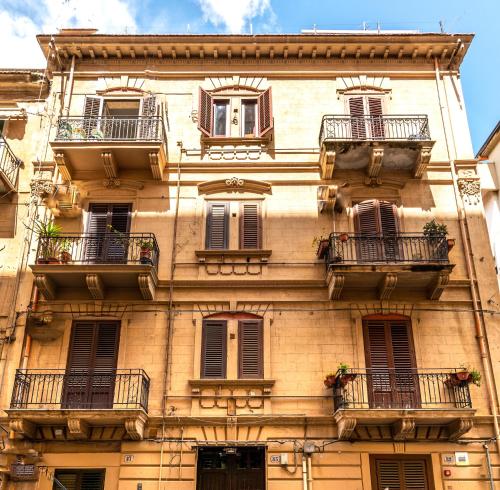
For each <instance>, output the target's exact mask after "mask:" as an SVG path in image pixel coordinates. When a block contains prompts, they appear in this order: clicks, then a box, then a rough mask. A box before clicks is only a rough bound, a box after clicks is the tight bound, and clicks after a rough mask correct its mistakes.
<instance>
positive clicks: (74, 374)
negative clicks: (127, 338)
mask: <svg viewBox="0 0 500 490" xmlns="http://www.w3.org/2000/svg"><path fill="white" fill-rule="evenodd" d="M119 336H120V323H119V322H112V321H111V322H109V321H108V322H76V323H75V324H74V325H73V329H72V331H71V340H70V348H69V355H68V365H67V368H66V375H65V378H64V387H63V401H62V408H80V409H106V408H113V398H114V391H115V390H114V388H115V377H116V362H117V356H118V341H119Z"/></svg>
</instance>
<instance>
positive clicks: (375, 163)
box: [366, 146, 384, 178]
mask: <svg viewBox="0 0 500 490" xmlns="http://www.w3.org/2000/svg"><path fill="white" fill-rule="evenodd" d="M383 158H384V149H383V148H379V147H376V146H374V147H372V148H371V150H370V161H369V163H368V167H367V169H366V171H367V173H368V177H371V178H377V177H378V175H379V173H380V169H381V168H382V159H383Z"/></svg>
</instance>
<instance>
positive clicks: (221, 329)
mask: <svg viewBox="0 0 500 490" xmlns="http://www.w3.org/2000/svg"><path fill="white" fill-rule="evenodd" d="M226 365H227V321H226V320H204V321H203V325H202V344H201V373H200V376H201V378H215V379H225V378H226Z"/></svg>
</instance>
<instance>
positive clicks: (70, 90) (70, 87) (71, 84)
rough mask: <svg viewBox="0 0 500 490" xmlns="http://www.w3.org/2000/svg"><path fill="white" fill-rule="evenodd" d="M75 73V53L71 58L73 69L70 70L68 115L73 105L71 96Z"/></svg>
mask: <svg viewBox="0 0 500 490" xmlns="http://www.w3.org/2000/svg"><path fill="white" fill-rule="evenodd" d="M74 75H75V55H73V58H71V70H70V72H69V82H68V85H69V94H68V103H67V105H66V117H67V116H69V108H70V106H71V97H72V96H73V77H74Z"/></svg>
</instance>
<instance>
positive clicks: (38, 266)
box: [1, 29, 500, 490]
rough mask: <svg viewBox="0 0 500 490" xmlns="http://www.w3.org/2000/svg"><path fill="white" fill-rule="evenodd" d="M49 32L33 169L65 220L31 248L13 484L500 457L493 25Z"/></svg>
mask: <svg viewBox="0 0 500 490" xmlns="http://www.w3.org/2000/svg"><path fill="white" fill-rule="evenodd" d="M38 39H39V42H40V45H41V47H42V49H43V51H44V53H45V55H46V57H47V60H48V76H49V78H50V80H51V89H50V93H49V95H48V98H47V105H46V109H45V110H46V118H47V120H48V121H50V122H51V123H52V124H51V127H50V131H47V128H46V127H45V126H44V125H43V124H42V125H40V127H37V128H34V127H33V128H31V129H30V133H26V138H35V139H39V141H46V142H48V150H47V154H45V153H43V154H41V155H40V157H39V158H40V162H41V163H40V165H39V166H36V167H35V168H33V174H32V175H31V177H32V179H33V181H32V182H31V185H32V188H33V189H34V190H36V193H34V194H33V200H34V201H35V200H36V201H35V203H36V204H39V210H38V212H39V219H40V220H41V222H47V221H48V219H47V220H45V221H44V220H43V212H45V211H46V212H47V213H49V214H50V215H51V216H53V218H54V221H55V223H57V224H58V225H60V226H61V227H62V230H63V231H62V232H58V231H57V230H55V231H54V230H52V235H51V236H41V237H40V239H39V240H38V245H37V247H35V246H31V247H30V250H29V251H30V254H29V255H27V256H26V262H27V263H28V265H29V269H30V270H31V273H32V275H33V276H32V278H33V291H32V292H31V293H26V295H25V296H24V297H20V298H19V299H18V302H17V306H16V308H17V315H16V318H15V320H14V321H15V325H16V336H15V339H12V340H13V341H12V342H11V343H10V344H8V345H7V344H6V350H7V352H8V353H9V356H8V359H7V363H6V364H7V368H6V369H7V371H6V372H7V373H8V375H6V376H5V383H4V389H3V390H2V392H1V396H2V399H1V400H2V408H3V410H4V412H3V417H2V426H3V427H5V428H6V430H7V431H8V434H7V433H6V435H5V437H4V442H5V446H4V450H3V456H2V458H3V463H4V469H3V472H4V487H3V488H14V487H16V486H18V485H21V486H22V487H23V488H26V490H27V489H35V488H37V489H39V490H49V489H50V488H54V489H57V488H62V487H65V488H67V489H68V490H70V489H71V490H73V489H74V490H100V489H105V490H111V489H117V488H120V489H124V490H132V489H137V490H141V489H143V490H153V489H156V488H158V489H162V490H163V489H165V490H168V489H172V490H174V489H175V490H195V489H196V490H212V489H213V490H215V489H221V490H222V489H233V490H239V489H252V490H263V489H264V488H267V489H269V490H282V489H284V488H289V489H291V490H298V489H304V490H312V488H313V486H314V489H315V490H321V489H329V488H337V487H338V488H340V487H341V488H344V489H345V490H350V489H352V490H354V489H370V488H372V489H385V488H391V489H396V488H400V489H432V488H436V489H438V488H446V489H447V490H448V489H456V488H463V489H473V488H474V489H476V488H477V489H482V488H484V489H486V488H489V486H488V485H489V484H490V482H489V475H490V474H491V477H492V479H495V480H498V479H499V478H500V477H499V473H498V464H499V459H498V458H499V454H498V446H497V444H495V443H494V442H493V439H494V438H495V437H498V436H500V434H499V430H498V424H497V423H496V422H497V419H496V415H497V411H498V408H497V407H498V392H497V390H496V386H497V385H495V384H494V382H493V381H494V375H495V374H496V375H499V373H498V362H497V361H498V359H499V357H498V347H497V346H498V345H500V342H499V340H500V339H499V333H500V329H499V324H498V315H494V314H490V313H483V312H481V311H480V310H481V308H483V309H485V310H491V309H492V308H491V307H490V305H489V304H488V303H487V300H488V299H489V298H490V296H491V291H492V290H493V287H496V277H495V275H494V273H493V265H492V257H491V252H490V248H489V245H488V243H487V242H486V241H485V240H484V238H483V237H484V236H485V234H486V223H485V221H484V219H483V218H482V213H483V208H482V202H481V194H480V188H479V178H478V176H477V174H476V163H477V162H476V160H475V159H474V155H473V152H472V146H471V142H470V136H469V131H468V126H467V119H466V113H465V107H464V101H463V96H462V91H461V86H460V79H459V77H458V74H459V66H460V63H461V62H462V60H463V57H464V56H465V53H466V51H467V49H468V46H469V44H470V42H471V40H472V35H470V34H457V35H451V34H414V33H408V34H405V33H398V34H391V33H384V32H383V33H380V34H375V33H369V32H368V33H364V34H358V33H321V32H317V33H316V34H300V35H258V36H247V35H234V36H233V35H225V36H222V35H186V36H184V35H177V36H174V35H141V36H135V35H101V34H99V33H98V32H96V31H93V30H77V29H73V30H62V31H61V32H60V33H59V34H55V35H53V36H49V35H42V36H39V38H38ZM34 117H37V116H34ZM318 135H319V139H318ZM32 153H33V155H32V156H30V158H35V157H36V156H37V155H38V150H36V151H33V152H32ZM23 176H24V174H23ZM24 178H25V179H26V180H28V176H27V175H26V176H24ZM26 185H28V182H26ZM433 219H435V220H436V221H437V222H438V223H440V224H445V225H446V226H447V229H448V237H446V236H444V235H439V234H436V233H435V232H434V233H424V225H426V223H429V222H431V221H432V220H433ZM427 229H428V227H427ZM437 231H439V230H437ZM35 238H36V237H35ZM469 247H471V248H472V251H473V252H474V253H473V254H472V253H471V250H470V248H469ZM317 253H318V255H319V257H320V258H317ZM23 274H24V277H25V279H26V281H31V276H30V274H29V273H23ZM476 279H477V280H476ZM28 297H29V298H31V302H30V307H29V308H27V306H26V305H27V298H28ZM486 333H487V336H486ZM489 349H491V352H490V350H489ZM342 364H347V365H348V368H346V369H343V368H342V366H341V365H342ZM462 364H465V365H468V366H470V367H474V368H476V369H477V370H478V371H480V373H481V374H482V379H483V383H482V384H481V386H480V387H478V386H475V385H473V384H470V383H469V381H470V380H471V378H470V377H469V375H467V374H463V373H462V371H463V370H461V365H462ZM338 367H341V370H340V371H341V372H339V373H337V374H338V376H337V377H336V378H335V381H334V386H333V388H327V387H325V386H324V384H323V381H324V378H325V375H327V374H328V373H336V372H337V370H338ZM344 367H345V366H344ZM16 369H18V370H17V372H16V374H15V376H14V371H15V370H16ZM344 371H345V372H344ZM462 378H463V379H462ZM499 379H500V378H499ZM490 452H491V461H492V464H493V469H492V470H491V473H490V467H489V465H488V462H489V461H490V459H489V457H490ZM11 465H13V466H11ZM33 472H34V473H38V474H34V473H33ZM19 480H22V481H24V483H21V484H20V483H15V482H16V481H19ZM30 482H31V483H30Z"/></svg>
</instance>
